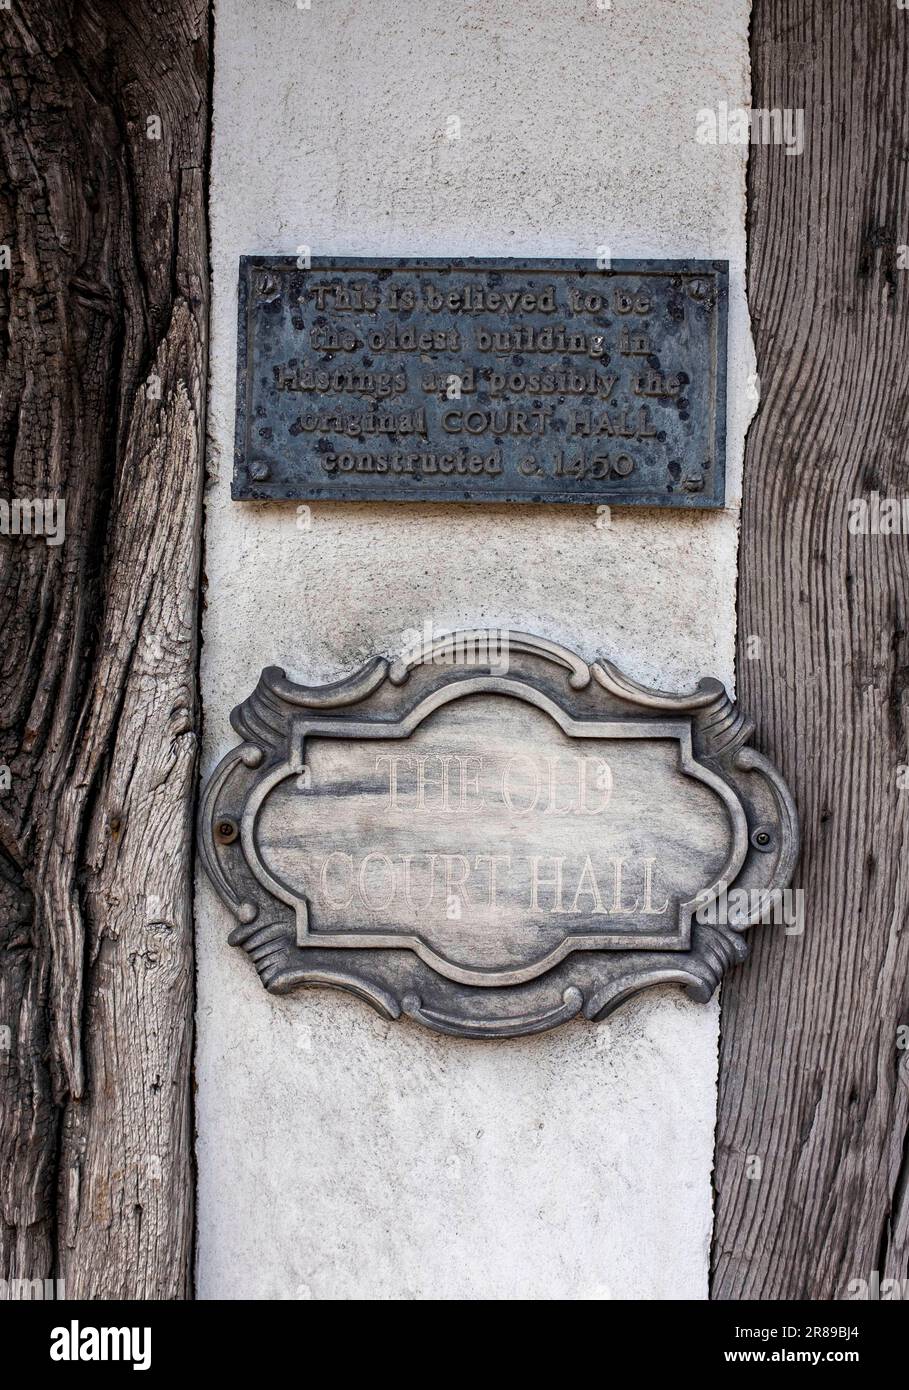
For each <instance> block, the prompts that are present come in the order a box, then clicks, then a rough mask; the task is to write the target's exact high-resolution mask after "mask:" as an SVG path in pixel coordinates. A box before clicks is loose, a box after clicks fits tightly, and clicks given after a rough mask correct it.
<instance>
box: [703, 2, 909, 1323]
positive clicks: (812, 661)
mask: <svg viewBox="0 0 909 1390" xmlns="http://www.w3.org/2000/svg"><path fill="white" fill-rule="evenodd" d="M751 48H752V61H753V85H754V90H753V98H752V102H753V106H754V107H755V108H771V107H780V108H786V107H789V108H803V109H804V111H805V127H806V129H805V138H806V144H805V151H804V153H803V154H802V155H801V156H800V157H790V156H787V155H786V154H785V153H784V152H783V150H782V149H780V148H779V147H773V146H765V147H752V151H751V160H750V169H749V226H748V232H749V276H748V290H749V301H750V307H751V314H752V319H753V326H754V333H755V339H756V347H757V357H758V370H759V375H760V380H761V405H760V409H759V412H758V414H757V416H756V418H755V421H754V424H753V425H752V428H751V431H750V435H749V438H748V444H747V451H746V460H745V498H744V508H743V519H742V548H741V588H740V610H739V633H740V650H739V657H740V661H739V667H738V690H739V695H740V698H741V700H742V702H743V704H744V706H745V707H746V708H747V709H748V710H749V711H750V712H751V713H752V714H754V715H755V716H756V717H757V720H758V731H757V735H756V741H757V742H758V743H759V745H760V746H762V747H763V748H764V749H765V751H766V752H767V753H768V754H769V755H770V756H771V757H773V758H774V760H775V761H776V763H777V764H778V766H779V767H780V768H781V769H782V771H783V773H784V775H785V776H786V777H787V779H788V780H789V782H790V785H791V786H792V787H793V790H794V792H795V796H796V800H797V802H798V803H799V809H800V812H801V815H802V820H803V846H804V848H803V855H802V863H801V868H800V870H799V871H798V872H797V876H796V883H797V884H799V885H800V886H801V887H802V888H803V889H804V893H805V916H806V926H805V933H804V935H803V936H802V937H801V938H799V937H795V936H790V937H786V936H784V935H783V934H782V929H781V928H776V929H774V928H772V927H765V928H763V929H759V930H756V931H755V932H754V933H753V936H752V945H753V954H752V956H751V958H750V960H749V961H748V963H747V964H746V965H745V966H744V967H743V969H741V970H740V971H737V972H735V974H734V975H732V976H730V978H729V979H728V980H727V982H726V983H725V984H724V988H723V1016H722V1041H721V1069H720V1108H719V1123H718V1132H717V1153H716V1171H715V1184H716V1228H715V1237H714V1248H713V1271H712V1295H713V1297H714V1298H719V1299H739V1298H786V1299H788V1298H813V1299H827V1298H840V1297H844V1296H845V1295H846V1293H847V1286H848V1284H849V1281H850V1280H851V1279H854V1278H865V1279H867V1278H868V1277H869V1275H870V1274H871V1272H872V1271H873V1270H878V1271H879V1272H880V1277H881V1278H885V1277H903V1278H905V1277H906V1275H907V1274H909V1267H907V1266H909V1201H907V1176H909V1166H907V1138H909V1128H907V1120H909V1072H907V1069H906V1063H905V1060H904V1059H905V1056H906V1054H905V1052H900V1051H899V1049H898V1045H897V1043H898V1038H897V1029H898V1027H899V1026H900V1025H902V1024H905V1023H906V1022H907V1020H909V929H907V908H909V872H907V865H906V843H907V839H909V791H901V790H900V789H899V774H898V770H899V768H900V767H901V766H903V765H905V764H907V763H909V749H907V706H906V692H907V685H909V635H907V629H909V613H907V608H909V540H907V539H906V538H905V537H902V536H856V535H850V534H849V531H848V529H847V519H848V503H849V500H850V499H851V498H855V497H859V496H862V495H864V496H868V495H869V493H870V492H871V491H873V490H877V491H879V492H880V493H881V494H882V495H885V496H904V495H909V469H907V440H909V271H904V270H900V269H898V261H899V255H898V247H899V246H900V245H902V244H905V243H907V242H909V196H907V195H909V104H907V100H906V94H907V91H909V13H907V12H906V11H904V10H901V9H899V8H897V6H896V5H895V4H894V3H892V0H866V3H863V4H861V5H856V4H854V3H852V0H757V3H756V4H755V7H754V11H753V17H752V34H751ZM752 636H757V637H759V638H760V640H761V643H762V648H761V655H760V659H749V654H750V645H749V640H748V639H749V638H750V637H752ZM749 1154H753V1155H756V1156H758V1157H759V1158H760V1159H761V1161H762V1164H763V1176H762V1177H761V1178H760V1180H758V1181H749V1180H748V1179H747V1177H746V1172H745V1160H746V1156H747V1155H749Z"/></svg>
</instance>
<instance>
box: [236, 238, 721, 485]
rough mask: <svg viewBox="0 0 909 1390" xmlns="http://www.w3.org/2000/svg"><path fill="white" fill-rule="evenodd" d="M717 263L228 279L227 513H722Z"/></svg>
mask: <svg viewBox="0 0 909 1390" xmlns="http://www.w3.org/2000/svg"><path fill="white" fill-rule="evenodd" d="M727 298H728V269H727V263H726V262H725V261H615V262H611V263H610V264H609V266H608V268H600V267H599V266H598V265H597V263H596V262H595V261H562V260H557V261H533V260H530V261H522V260H493V261H486V260H483V261H481V260H452V261H438V260H417V259H415V260H384V261H379V260H371V259H365V258H359V259H358V258H352V259H332V258H328V259H325V258H320V259H314V260H312V261H311V262H309V263H308V264H307V263H306V262H305V259H304V261H303V263H298V261H297V260H296V259H294V258H293V257H274V256H245V257H243V258H242V260H241V264H240V286H239V324H238V337H237V423H236V446H235V457H234V481H233V496H234V497H235V498H240V499H244V498H245V499H260V500H261V499H266V498H282V497H283V498H297V499H315V498H336V499H340V500H347V501H360V502H369V501H373V502H376V501H399V502H402V501H417V502H418V501H432V502H439V501H449V502H456V501H465V500H466V501H474V502H505V501H511V502H588V503H594V502H595V503H616V504H618V503H621V504H623V505H625V504H637V505H640V506H658V507H721V506H722V505H723V501H724V477H725V462H726V460H725V452H726V438H725V410H726V400H725V396H726V307H727Z"/></svg>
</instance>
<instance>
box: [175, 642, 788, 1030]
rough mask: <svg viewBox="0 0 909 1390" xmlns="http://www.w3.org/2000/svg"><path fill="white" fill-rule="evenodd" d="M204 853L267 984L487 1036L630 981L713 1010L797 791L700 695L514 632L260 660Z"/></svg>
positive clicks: (768, 901) (219, 780)
mask: <svg viewBox="0 0 909 1390" xmlns="http://www.w3.org/2000/svg"><path fill="white" fill-rule="evenodd" d="M232 723H233V726H234V728H235V729H236V730H237V732H238V733H239V734H240V736H241V739H242V742H241V743H240V745H239V746H238V747H236V748H235V749H234V750H233V751H232V752H230V753H228V754H227V756H226V757H225V758H224V759H223V760H222V762H221V763H220V765H219V766H218V768H217V769H216V770H215V772H214V773H213V774H212V777H211V779H210V781H209V783H208V787H207V789H206V792H205V795H204V800H203V808H202V826H201V835H202V858H203V863H204V865H205V867H206V870H207V872H208V875H209V877H210V879H211V881H212V883H213V884H214V886H215V888H216V890H217V891H218V893H219V894H220V896H221V898H222V899H223V901H224V902H225V903H226V904H227V906H228V908H229V909H230V911H231V912H232V913H233V915H234V916H235V918H236V920H237V926H236V927H235V928H234V930H233V931H232V933H231V936H230V940H231V942H232V943H233V944H234V945H237V946H241V947H243V948H244V949H245V950H246V951H247V952H248V953H249V955H250V956H251V957H252V959H253V961H254V963H255V965H256V968H257V969H258V971H259V974H260V976H261V978H262V981H263V983H264V984H265V985H266V987H267V988H268V989H269V990H272V991H274V992H276V993H282V992H284V991H287V990H291V989H294V988H296V987H298V986H302V985H333V986H336V987H340V988H343V989H348V990H351V991H352V992H353V993H355V994H358V995H360V996H361V997H362V998H364V999H366V1000H368V1001H369V1002H370V1003H371V1004H373V1005H374V1006H375V1007H376V1008H377V1009H379V1010H380V1012H382V1013H383V1014H384V1015H385V1016H387V1017H388V1018H397V1017H399V1016H400V1015H401V1014H402V1013H403V1014H407V1015H409V1016H411V1017H412V1018H414V1019H418V1020H419V1021H421V1022H422V1023H424V1024H426V1025H427V1026H429V1027H431V1028H435V1029H437V1030H439V1031H442V1032H449V1033H460V1034H464V1035H467V1036H471V1037H503V1036H509V1035H512V1034H521V1033H532V1032H539V1031H542V1030H543V1029H547V1028H551V1027H553V1026H555V1025H556V1024H558V1023H561V1022H564V1021H565V1020H567V1019H569V1018H571V1017H573V1016H575V1015H577V1014H583V1015H584V1016H585V1017H587V1018H589V1019H594V1020H595V1019H598V1018H601V1017H603V1016H604V1015H605V1014H607V1013H609V1012H610V1011H611V1010H612V1009H614V1008H616V1007H617V1006H618V1005H619V1004H620V1003H622V1002H623V1001H624V1000H625V999H626V998H628V997H629V996H630V995H632V994H634V993H636V992H637V991H638V990H640V989H643V988H644V987H645V986H647V985H651V984H660V983H679V984H682V985H684V986H686V987H687V989H688V992H689V993H690V994H691V995H692V996H693V997H694V998H696V999H700V1000H706V999H708V998H709V997H710V995H711V994H712V993H713V991H714V989H715V987H716V985H717V984H718V983H719V980H720V979H721V977H722V975H723V973H724V972H725V970H726V969H727V967H728V966H730V965H731V964H733V963H734V962H735V961H739V960H742V959H743V958H744V956H745V955H746V953H747V948H746V944H745V937H744V930H745V928H746V927H748V926H750V925H751V924H752V923H754V922H755V921H759V920H761V919H762V918H764V919H766V916H767V909H768V907H770V906H771V905H772V904H773V903H774V901H775V895H779V893H780V892H781V890H783V889H785V888H786V886H787V885H788V883H789V880H790V877H791V874H792V870H793V867H794V864H795V859H796V856H797V853H798V824H797V816H796V812H795V807H794V805H793V802H792V798H791V796H790V794H789V792H788V790H787V788H786V786H785V784H784V782H783V781H782V779H781V778H780V776H779V774H778V773H777V772H776V771H775V770H774V768H773V767H772V766H771V765H770V764H769V763H768V762H767V761H766V760H765V759H764V758H763V757H762V756H761V755H760V754H759V753H756V752H754V751H753V750H752V749H750V748H748V747H747V744H748V740H749V738H750V735H751V733H752V725H751V723H750V721H748V720H746V719H745V718H744V717H743V716H742V714H741V713H740V712H739V710H738V709H737V707H736V706H735V705H734V704H733V703H732V701H731V700H730V699H729V697H728V695H727V694H726V691H725V690H724V688H723V686H722V685H721V684H720V682H718V681H714V680H703V681H701V683H700V685H699V686H698V688H697V690H696V691H694V692H693V693H692V694H690V695H673V694H667V693H664V692H659V691H651V690H648V689H646V688H644V687H643V686H640V685H638V684H636V683H635V682H633V681H631V680H629V679H628V678H627V677H625V676H623V675H622V674H621V673H620V672H619V671H618V670H617V668H616V667H614V666H613V665H611V664H610V663H609V662H607V661H604V660H600V661H597V662H593V663H591V664H588V663H587V662H586V661H584V660H582V659H581V658H580V657H578V656H576V655H575V654H574V653H572V652H570V651H568V650H567V649H565V648H563V647H560V646H558V645H556V644H554V643H552V642H549V641H546V640H544V639H542V638H537V637H531V636H529V635H528V634H524V633H514V632H507V633H498V634H497V633H490V632H471V633H460V634H454V635H452V636H449V637H448V638H445V639H441V640H439V641H436V642H433V643H431V644H428V645H425V646H423V647H422V648H420V649H417V650H415V651H413V652H411V653H410V654H409V656H408V657H407V658H405V659H399V660H397V661H394V662H392V661H389V660H387V659H386V658H384V657H376V658H375V659H374V660H373V661H371V662H370V663H369V664H368V665H366V666H365V667H363V669H362V670H360V671H359V672H357V673H356V674H355V675H353V676H351V677H350V678H348V679H346V680H342V681H339V682H337V683H335V684H332V685H327V686H316V687H309V686H303V685H297V684H295V683H293V682H292V681H289V680H288V679H287V678H286V677H285V675H284V672H283V671H281V670H280V669H278V668H275V667H269V668H267V669H266V670H265V671H263V673H262V676H261V678H260V680H259V683H258V685H257V687H256V689H255V691H254V692H253V694H252V695H251V696H250V697H249V699H247V700H246V701H244V702H243V704H241V705H239V706H238V707H237V709H236V710H234V712H233V715H232Z"/></svg>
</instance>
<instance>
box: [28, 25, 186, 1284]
mask: <svg viewBox="0 0 909 1390" xmlns="http://www.w3.org/2000/svg"><path fill="white" fill-rule="evenodd" d="M0 41H2V54H0V65H2V75H0V103H2V119H0V241H2V243H3V244H4V245H6V246H8V247H9V269H8V270H7V271H4V272H3V273H2V274H0V370H2V395H0V456H2V460H3V479H2V491H3V494H4V495H5V496H7V497H9V498H24V499H32V498H59V499H63V500H64V502H65V508H66V510H65V535H66V538H65V542H64V543H63V544H62V545H59V546H50V545H47V544H46V543H45V541H44V540H43V539H41V538H37V537H31V538H28V537H25V536H9V537H8V538H3V539H0V631H2V633H3V649H2V656H0V762H2V763H3V764H4V765H5V766H7V767H8V768H9V770H10V775H11V785H10V787H9V789H8V790H6V791H5V792H0V1025H5V1026H6V1028H7V1029H8V1030H9V1032H8V1034H6V1037H7V1047H6V1052H5V1055H2V1056H0V1097H2V1115H0V1275H2V1276H3V1277H5V1278H7V1279H17V1278H28V1279H36V1278H45V1277H59V1278H63V1279H64V1280H65V1292H66V1295H67V1297H88V1298H110V1297H131V1298H182V1297H186V1296H187V1295H188V1294H189V1293H190V1291H191V1253H192V1223H193V1210H192V1184H191V1174H192V1122H191V1116H192V1106H191V1086H190V1079H191V1048H192V1009H193V949H192V917H191V879H192V843H193V835H192V822H193V795H194V785H195V779H196V764H197V751H198V730H199V707H198V692H197V662H198V646H199V643H198V606H199V597H198V595H199V580H200V557H201V514H202V484H203V474H204V441H205V428H204V418H205V407H204V403H205V384H206V345H207V318H208V284H209V271H208V252H207V227H206V204H205V196H206V177H207V173H206V166H207V159H208V143H209V106H210V98H209V78H210V64H211V53H210V15H209V6H208V4H207V3H205V0H156V3H151V0H136V3H131V4H129V5H124V4H122V3H121V0H89V2H88V3H73V0H41V3H40V4H39V3H37V0H16V3H15V4H14V5H13V6H12V7H11V8H10V9H9V10H7V11H3V12H0ZM0 1041H2V1035H0Z"/></svg>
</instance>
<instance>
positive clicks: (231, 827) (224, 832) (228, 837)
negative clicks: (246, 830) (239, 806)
mask: <svg viewBox="0 0 909 1390" xmlns="http://www.w3.org/2000/svg"><path fill="white" fill-rule="evenodd" d="M239 833H240V831H239V830H238V828H237V822H236V821H235V820H231V818H230V816H221V818H220V819H219V820H217V821H215V839H216V840H217V841H218V844H220V845H230V844H233V842H234V840H235V839H236V838H237V836H238V835H239Z"/></svg>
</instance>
